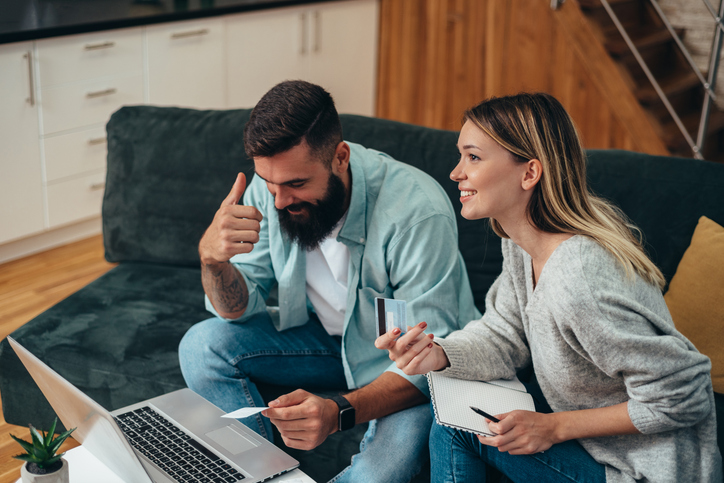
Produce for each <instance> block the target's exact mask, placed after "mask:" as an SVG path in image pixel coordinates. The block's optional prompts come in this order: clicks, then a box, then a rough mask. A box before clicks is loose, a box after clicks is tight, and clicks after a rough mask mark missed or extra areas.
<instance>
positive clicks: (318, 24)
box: [314, 10, 322, 52]
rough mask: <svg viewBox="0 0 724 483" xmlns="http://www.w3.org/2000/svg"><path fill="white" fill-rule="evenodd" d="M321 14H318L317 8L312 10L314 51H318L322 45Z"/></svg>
mask: <svg viewBox="0 0 724 483" xmlns="http://www.w3.org/2000/svg"><path fill="white" fill-rule="evenodd" d="M321 17H322V16H321V15H320V14H319V10H315V11H314V52H319V50H320V48H321V45H322V39H321V37H322V34H321V33H320V32H321V31H322V29H321V28H320V27H321V25H322V18H321Z"/></svg>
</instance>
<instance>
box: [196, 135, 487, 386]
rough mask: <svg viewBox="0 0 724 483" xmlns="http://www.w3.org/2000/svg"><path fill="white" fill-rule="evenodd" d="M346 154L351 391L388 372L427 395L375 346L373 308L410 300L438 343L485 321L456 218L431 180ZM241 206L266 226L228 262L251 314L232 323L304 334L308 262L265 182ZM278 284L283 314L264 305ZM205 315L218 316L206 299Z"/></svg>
mask: <svg viewBox="0 0 724 483" xmlns="http://www.w3.org/2000/svg"><path fill="white" fill-rule="evenodd" d="M348 144H349V146H350V148H351V158H350V170H351V174H352V195H351V200H350V206H349V210H348V212H347V219H346V220H345V222H344V225H343V226H342V229H341V230H340V231H339V234H338V235H337V241H339V242H341V243H344V244H345V245H346V246H347V247H348V248H349V252H350V261H349V276H348V293H347V309H346V312H345V319H344V333H343V335H342V362H343V365H344V373H345V376H346V379H347V386H348V388H349V389H356V388H359V387H361V386H364V385H366V384H369V383H370V382H372V381H373V380H374V379H376V378H377V377H378V376H380V374H382V373H383V372H384V371H392V372H395V373H396V374H399V375H400V376H402V377H404V378H405V379H407V380H409V381H410V382H412V383H413V384H414V385H415V386H416V387H417V388H418V389H420V390H421V391H422V392H423V394H426V395H428V394H429V390H428V386H427V381H426V379H425V377H424V376H408V375H406V374H404V373H403V372H402V371H400V370H399V369H397V367H396V366H395V364H394V363H391V361H390V359H389V357H388V354H387V351H383V350H379V349H377V348H376V347H375V346H374V340H375V338H376V334H375V305H374V299H375V297H385V298H395V299H400V300H406V301H407V320H408V323H409V324H410V325H412V324H415V323H417V322H421V321H426V322H427V323H428V327H429V328H428V329H427V332H428V333H430V332H431V333H434V334H435V337H445V336H446V335H447V334H448V333H450V332H451V331H453V330H456V329H458V328H459V327H461V326H463V325H465V324H467V323H468V322H469V321H470V320H474V319H478V318H480V317H481V315H480V313H479V312H478V310H477V309H476V308H475V305H474V303H473V296H472V292H471V290H470V282H469V281H468V276H467V273H466V271H465V264H464V261H463V259H462V256H461V254H460V251H459V250H458V248H457V247H458V233H457V225H456V223H455V214H454V212H453V208H452V205H451V203H450V200H449V199H448V197H447V195H446V194H445V192H444V191H443V189H442V188H441V187H440V185H439V184H438V183H437V182H436V181H435V180H434V179H432V178H431V177H430V176H429V175H427V174H426V173H424V172H422V171H421V170H419V169H417V168H414V167H413V166H410V165H407V164H405V163H401V162H399V161H395V160H394V159H392V158H390V157H389V156H387V155H386V154H384V153H380V152H379V151H374V150H371V149H366V148H364V147H363V146H360V145H358V144H354V143H348ZM244 204H245V205H250V206H255V207H256V208H257V209H258V210H259V211H260V212H261V213H262V215H264V219H263V220H262V222H261V230H260V233H259V242H258V243H257V244H256V245H254V250H252V252H251V253H248V254H241V255H237V256H235V257H234V258H232V259H231V262H232V263H233V264H234V265H235V266H236V267H237V269H238V270H239V271H240V272H241V273H242V275H243V276H244V280H245V281H246V285H247V288H248V290H249V304H248V305H247V308H246V311H245V312H244V314H243V315H242V316H241V317H240V318H239V319H238V320H236V322H240V323H241V322H243V321H245V320H247V319H249V318H250V317H251V316H253V315H255V314H257V313H259V312H261V311H263V310H266V311H268V312H269V314H270V315H271V317H272V320H273V321H274V324H275V326H276V328H277V330H280V331H281V330H285V329H288V328H290V327H297V326H300V325H304V324H306V323H307V322H308V321H309V313H310V312H312V311H313V308H312V305H311V303H310V302H309V300H308V299H307V295H306V258H305V256H306V252H305V251H304V250H302V249H301V248H300V247H299V246H298V245H297V244H294V243H292V242H291V241H290V240H289V238H288V237H287V236H286V235H285V234H284V233H283V232H282V231H281V227H280V226H279V218H278V215H277V211H276V208H275V207H274V197H273V196H272V195H271V193H269V190H268V189H267V187H266V183H265V182H264V180H263V179H261V178H260V177H259V176H255V177H254V179H253V180H252V182H251V183H250V184H249V187H248V188H247V190H246V192H245V194H244ZM276 284H278V287H279V307H268V306H267V305H266V302H265V300H267V298H268V297H269V292H270V290H272V288H273V287H274V285H276ZM206 307H207V308H208V309H209V310H210V311H211V312H212V313H214V314H215V315H217V316H218V313H217V312H216V311H215V310H214V308H213V307H212V306H211V304H210V303H209V300H208V298H207V299H206Z"/></svg>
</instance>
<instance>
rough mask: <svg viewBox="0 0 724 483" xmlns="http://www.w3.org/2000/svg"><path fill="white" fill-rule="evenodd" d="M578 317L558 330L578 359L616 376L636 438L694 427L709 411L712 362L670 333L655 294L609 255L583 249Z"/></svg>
mask: <svg viewBox="0 0 724 483" xmlns="http://www.w3.org/2000/svg"><path fill="white" fill-rule="evenodd" d="M580 259H581V264H580V265H579V267H578V269H579V270H580V272H579V273H580V277H578V278H576V277H574V278H573V280H572V281H573V283H576V282H577V281H578V282H580V284H578V288H579V290H580V291H574V289H573V287H572V286H571V285H569V286H568V287H567V293H568V294H569V295H571V296H573V295H574V294H575V295H578V296H580V297H581V300H582V301H583V302H582V303H580V304H577V305H576V306H574V310H576V311H578V313H579V314H586V316H583V317H570V318H568V319H566V320H568V321H569V323H570V324H572V326H570V327H569V328H568V329H566V330H564V332H567V333H568V334H569V335H568V337H570V342H571V344H572V345H573V346H574V347H577V348H578V349H579V350H581V351H582V353H583V354H585V355H584V357H587V358H589V360H590V361H591V362H592V363H593V364H594V365H595V366H597V367H598V368H599V369H600V370H602V371H603V372H605V373H606V374H607V375H608V376H610V377H612V378H622V379H623V382H624V384H625V387H626V392H627V394H628V396H629V401H628V412H629V416H630V418H631V421H632V422H633V424H634V425H635V426H636V428H637V429H638V430H639V431H641V432H642V433H657V432H662V431H668V430H672V429H676V428H682V427H688V426H692V425H694V424H696V423H698V422H699V421H701V420H702V419H703V418H705V417H706V416H708V415H709V414H710V412H711V411H712V407H711V401H710V398H709V391H710V387H711V376H710V370H711V363H710V361H709V359H708V358H707V357H706V356H704V355H703V354H700V353H699V352H698V351H697V350H696V349H695V348H694V346H693V345H692V344H691V342H689V341H688V340H687V339H686V338H685V337H684V336H683V335H681V334H680V333H679V332H678V331H677V330H676V329H675V327H674V324H673V321H672V320H671V316H670V314H669V312H668V309H667V308H666V304H665V302H664V299H663V296H662V294H661V292H660V291H659V290H658V288H656V287H655V286H653V285H651V284H649V283H647V282H646V281H644V280H643V279H641V278H640V277H636V278H635V279H632V278H630V277H626V275H625V274H624V273H623V270H622V269H621V268H620V265H619V264H618V262H617V261H615V260H614V259H613V257H612V256H610V255H609V254H608V253H605V254H603V255H602V254H601V253H595V254H593V253H586V250H585V248H582V251H581V257H580Z"/></svg>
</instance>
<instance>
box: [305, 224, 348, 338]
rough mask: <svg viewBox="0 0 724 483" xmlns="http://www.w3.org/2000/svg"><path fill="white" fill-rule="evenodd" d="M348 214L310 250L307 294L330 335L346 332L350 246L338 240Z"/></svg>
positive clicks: (308, 254) (308, 255)
mask: <svg viewBox="0 0 724 483" xmlns="http://www.w3.org/2000/svg"><path fill="white" fill-rule="evenodd" d="M346 218H347V215H346V214H345V216H343V217H342V219H341V220H339V223H337V226H336V227H335V228H334V230H333V231H332V233H330V235H329V236H328V237H327V238H325V239H324V240H322V243H320V244H319V247H318V248H317V249H316V250H314V251H312V252H307V297H309V300H310V301H311V302H312V306H313V307H314V311H315V312H316V314H317V317H319V321H320V322H321V323H322V326H324V328H325V329H326V330H327V332H328V333H329V335H342V331H343V330H344V314H345V312H346V310H347V274H348V273H349V248H347V246H346V245H345V244H344V243H340V242H338V241H337V235H338V234H339V230H340V229H341V228H342V225H343V224H344V220H345V219H346Z"/></svg>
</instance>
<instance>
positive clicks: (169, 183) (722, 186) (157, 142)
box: [0, 106, 724, 481]
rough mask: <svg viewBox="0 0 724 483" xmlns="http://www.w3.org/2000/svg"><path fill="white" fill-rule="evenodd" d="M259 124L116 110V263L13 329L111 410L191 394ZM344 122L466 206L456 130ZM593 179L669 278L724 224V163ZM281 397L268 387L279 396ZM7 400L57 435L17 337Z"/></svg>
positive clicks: (319, 469)
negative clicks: (225, 223) (209, 297)
mask: <svg viewBox="0 0 724 483" xmlns="http://www.w3.org/2000/svg"><path fill="white" fill-rule="evenodd" d="M248 116H249V111H248V110H230V111H196V110H186V109H177V108H157V107H150V106H137V107H126V108H123V109H121V110H119V111H118V112H116V113H115V114H114V115H113V117H112V118H111V120H110V122H109V123H108V126H107V130H108V174H107V182H106V193H105V198H104V201H103V235H104V244H105V251H106V258H107V259H108V260H109V261H111V262H118V263H119V265H118V266H117V267H115V268H113V269H112V270H111V271H109V272H108V273H107V274H105V275H104V276H102V277H101V278H100V279H98V280H96V281H95V282H93V283H91V284H90V285H88V286H87V287H85V288H83V289H82V290H80V291H79V292H77V293H75V294H74V295H72V296H70V297H69V298H67V299H66V300H64V301H63V302H61V303H59V304H57V305H56V306H54V307H52V308H51V309H49V310H48V311H46V312H44V313H43V314H41V315H39V316H38V317H36V318H35V319H33V320H32V321H30V322H29V323H27V324H26V325H24V326H22V327H21V328H20V329H18V330H17V331H15V332H14V333H13V337H14V338H16V339H17V340H18V341H19V342H21V343H22V344H23V345H25V346H26V347H27V348H28V349H29V350H31V351H32V352H33V353H35V354H36V355H38V356H39V357H40V358H41V359H43V360H44V361H46V362H47V363H48V364H49V365H50V366H52V367H53V368H54V369H55V370H56V371H58V372H59V373H60V374H62V375H63V376H64V377H66V378H67V379H68V380H69V381H70V382H71V383H73V384H75V385H76V386H78V387H79V388H80V389H81V390H83V391H84V392H86V393H87V394H89V395H90V396H91V397H93V398H94V399H95V400H96V401H98V402H99V403H100V404H102V405H103V406H105V407H106V408H108V409H115V408H119V407H122V406H124V405H127V404H130V403H134V402H137V401H139V400H143V399H146V398H150V397H153V396H156V395H158V394H162V393H165V392H169V391H172V390H175V389H178V388H181V387H184V381H183V378H182V376H181V372H180V370H179V364H178V359H177V347H178V343H179V341H180V339H181V337H182V336H183V334H184V333H185V332H186V330H187V329H188V328H189V327H190V326H191V325H193V324H194V323H196V322H198V321H200V320H203V319H205V318H207V317H208V316H209V314H208V313H207V312H206V311H205V310H204V303H203V290H202V287H201V282H200V275H199V267H198V265H199V261H198V255H197V250H196V247H197V243H198V241H199V239H200V238H201V235H202V233H203V232H204V230H205V229H206V227H207V226H208V224H209V223H210V222H211V219H212V218H213V215H214V213H215V211H216V209H217V208H218V206H219V204H220V202H221V201H222V200H223V199H224V197H225V196H226V194H227V193H228V191H229V189H230V188H231V185H232V184H233V182H234V179H235V175H236V173H237V172H238V171H240V170H241V171H244V172H245V173H246V175H247V177H251V176H252V175H253V169H252V163H251V162H250V161H249V160H248V159H247V158H246V156H245V154H244V149H243V143H242V129H243V126H244V123H245V122H246V120H247V119H248ZM342 124H343V129H344V137H345V139H347V140H349V141H354V142H358V143H361V144H363V145H365V146H367V147H370V148H375V149H379V150H381V151H384V152H387V153H389V154H390V155H392V156H393V157H395V158H397V159H399V160H401V161H404V162H407V163H410V164H413V165H415V166H417V167H419V168H421V169H423V170H424V171H426V172H428V173H430V174H431V175H432V176H433V177H435V178H436V179H437V180H438V181H439V182H440V184H441V185H442V186H443V187H444V188H445V190H446V192H447V193H448V195H449V196H450V198H451V200H452V201H453V205H454V206H458V205H459V202H458V201H457V199H458V191H457V186H456V184H455V183H453V182H451V181H450V180H449V178H448V174H449V172H450V171H451V169H452V167H453V166H454V164H455V163H456V161H457V150H456V147H455V145H456V141H457V133H455V132H450V131H439V130H433V129H428V128H422V127H418V126H413V125H408V124H402V123H397V122H391V121H386V120H380V119H371V118H365V117H359V116H350V115H343V116H342ZM589 179H590V183H591V186H592V187H593V189H594V191H596V192H597V193H599V194H601V195H603V196H605V197H607V198H609V199H612V200H614V201H615V202H616V203H618V204H619V206H621V208H623V210H624V211H625V212H626V213H627V214H628V215H629V216H630V217H631V218H632V219H633V220H634V222H636V223H637V224H638V225H639V226H640V227H641V228H642V230H643V232H644V234H645V236H646V243H647V249H648V250H649V253H650V255H651V256H652V258H653V259H654V261H655V262H656V263H657V264H658V265H659V267H661V269H662V270H663V272H664V274H665V275H666V277H667V279H669V280H670V279H671V277H672V276H673V274H674V272H675V270H676V267H677V264H678V262H679V260H680V259H681V257H682V255H683V253H684V251H685V250H686V248H687V246H688V245H689V242H690V240H691V236H692V234H693V232H694V228H695V226H696V224H697V220H698V219H699V217H700V216H702V215H705V216H707V217H709V218H711V219H712V220H714V221H716V222H717V223H720V224H724V195H723V194H722V193H724V166H722V165H718V164H714V163H709V162H701V161H696V160H692V159H683V158H672V157H656V156H649V155H644V154H638V153H632V152H627V151H614V150H605V151H590V152H589ZM458 224H459V231H460V249H461V251H462V253H463V256H464V258H465V261H466V263H467V269H468V273H469V276H470V281H471V283H472V287H473V291H474V296H475V301H476V304H477V305H478V307H479V308H480V309H481V310H483V309H484V297H485V293H486V291H487V290H488V287H489V286H490V285H491V283H492V282H493V280H494V279H495V277H496V276H497V274H498V273H499V271H500V267H501V260H502V258H501V253H500V241H499V238H498V237H497V236H495V235H494V234H493V233H492V232H491V231H489V229H488V228H487V223H486V222H483V221H475V222H471V221H467V220H464V219H462V218H461V217H460V216H459V215H458ZM283 390H284V389H283V388H274V387H268V388H265V391H267V394H270V395H273V394H274V393H279V392H280V391H283ZM0 393H1V394H2V403H3V411H4V414H5V419H6V420H7V422H9V423H12V424H19V425H26V424H28V423H33V424H36V425H38V426H40V427H47V426H48V423H49V422H50V421H51V420H52V418H53V412H52V410H51V408H50V406H49V405H48V404H47V402H46V401H45V399H44V397H43V396H42V394H41V393H40V392H39V390H38V389H37V387H36V386H35V383H34V382H33V381H32V379H31V378H30V376H29V375H28V374H27V372H26V371H25V369H24V368H23V367H22V365H21V364H20V362H19V360H18V359H17V357H16V356H15V354H14V352H13V351H12V350H11V349H10V347H9V345H8V343H7V341H6V340H4V341H2V345H0ZM723 407H724V396H721V395H717V408H718V412H719V419H720V420H721V418H722V417H724V416H723V415H722V414H721V410H722V408H723ZM722 426H724V425H720V432H719V441H720V444H721V442H722V435H721V427H722ZM363 431H364V427H359V428H356V430H355V431H354V432H353V433H352V434H349V433H344V434H336V435H333V437H332V438H330V439H329V440H328V441H327V442H326V443H325V444H324V445H322V446H320V447H319V448H317V449H316V450H315V451H313V452H311V453H304V454H302V453H301V452H298V451H291V453H292V454H293V455H294V456H295V457H297V458H298V459H300V461H301V462H302V470H303V471H305V472H307V473H308V474H309V475H310V476H312V478H315V479H316V480H318V481H323V480H326V479H327V478H329V477H331V476H332V475H334V474H336V472H337V471H338V470H340V469H341V468H342V467H344V466H345V465H346V464H347V463H348V461H349V455H350V454H351V453H353V452H354V451H356V449H357V441H358V440H359V438H360V437H361V434H362V433H363ZM355 438H356V439H355ZM278 441H279V440H278ZM423 479H424V478H423Z"/></svg>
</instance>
